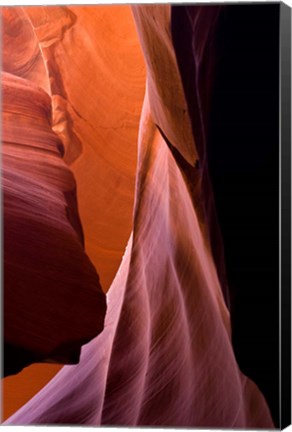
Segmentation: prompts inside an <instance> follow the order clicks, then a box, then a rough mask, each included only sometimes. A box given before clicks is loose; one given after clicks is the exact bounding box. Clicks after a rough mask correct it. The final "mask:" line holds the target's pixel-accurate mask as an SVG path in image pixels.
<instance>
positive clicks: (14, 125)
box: [2, 73, 106, 374]
mask: <svg viewBox="0 0 292 432" xmlns="http://www.w3.org/2000/svg"><path fill="white" fill-rule="evenodd" d="M2 98H3V104H2V109H3V112H2V117H3V133H2V140H3V145H2V160H3V169H2V187H3V203H4V206H3V207H4V208H3V210H4V221H3V223H4V269H5V273H4V285H5V289H4V341H5V344H7V346H6V345H5V358H4V371H5V374H6V373H8V374H9V373H15V372H18V371H19V369H21V368H22V367H23V366H24V365H26V364H27V363H28V364H29V363H32V362H35V361H36V360H37V361H43V360H46V361H49V360H51V361H57V362H61V363H68V362H69V363H72V362H73V363H76V362H78V358H79V352H80V347H81V345H83V344H84V343H86V342H88V341H89V340H91V339H92V338H93V337H94V336H96V335H97V334H98V333H99V332H100V331H101V330H102V329H103V321H104V316H105V309H106V304H105V296H104V294H103V292H102V290H101V287H100V285H99V279H98V276H97V273H96V271H95V268H94V267H93V265H92V264H91V262H90V261H89V259H88V257H87V256H86V255H85V253H84V251H83V232H82V228H81V225H80V220H79V216H78V210H77V202H76V184H75V180H74V177H73V175H72V173H71V171H70V170H69V168H68V167H67V166H66V164H65V163H64V161H63V159H62V157H61V154H62V151H63V146H62V143H61V142H60V140H59V138H58V137H57V135H56V134H55V133H54V132H53V131H52V129H51V126H50V110H51V107H50V98H49V96H48V95H47V94H46V93H45V92H44V91H42V90H41V89H39V88H38V87H36V86H35V85H34V84H33V83H32V82H31V81H28V80H24V79H22V78H19V77H16V76H13V75H11V74H7V73H3V75H2ZM81 322H82V325H80V323H81ZM22 350H24V352H25V353H26V354H25V361H24V364H23V363H22V362H21V361H20V358H21V356H22ZM10 351H11V352H10ZM6 354H7V355H8V358H7V361H6Z"/></svg>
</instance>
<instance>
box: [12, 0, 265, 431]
mask: <svg viewBox="0 0 292 432" xmlns="http://www.w3.org/2000/svg"><path fill="white" fill-rule="evenodd" d="M25 13H26V14H27V16H29V19H30V22H31V23H32V26H33V28H34V32H35V35H36V37H37V38H38V40H39V43H40V45H39V46H40V49H41V52H42V56H43V58H44V61H45V64H46V69H47V73H48V76H49V80H50V95H51V100H52V109H53V128H54V130H55V132H57V133H58V135H59V137H61V139H62V141H63V142H64V147H65V156H64V159H65V161H67V163H69V164H70V165H71V168H72V170H73V172H74V174H75V176H76V180H77V185H78V193H79V195H78V198H79V205H80V215H81V220H82V225H83V227H84V233H85V244H86V250H87V251H88V254H89V256H90V257H91V259H92V261H93V263H94V264H95V266H96V268H97V269H98V271H99V272H100V271H101V280H102V281H103V278H104V281H105V283H104V285H105V286H106V287H107V286H108V285H110V283H111V279H112V277H113V275H114V274H115V278H114V280H113V282H112V284H111V286H110V289H109V290H108V293H107V306H108V308H107V313H106V318H105V328H104V330H103V331H102V333H101V334H99V335H98V336H97V337H96V338H95V339H94V340H92V341H91V342H89V343H88V344H87V345H85V346H84V347H83V348H82V352H81V358H80V362H79V364H78V365H74V366H65V367H63V368H62V370H61V371H60V372H59V373H58V374H57V375H56V376H55V377H54V378H53V380H52V381H51V382H49V384H48V385H47V386H45V387H44V389H42V390H41V391H40V392H39V393H38V394H37V395H35V396H34V397H33V398H32V399H31V400H30V401H29V402H28V403H27V404H26V405H24V406H23V407H22V408H21V409H20V410H18V411H17V412H16V413H15V414H14V415H12V416H11V417H10V418H9V419H8V420H7V421H6V422H5V424H12V425H21V424H86V425H91V426H98V425H111V426H113V425H114V426H172V427H217V428H218V427H220V428H222V427H224V428H228V427H232V428H248V427H253V428H260V427H263V428H270V427H273V422H272V420H271V416H270V413H269V409H268V407H267V405H266V402H265V400H264V398H263V396H262V395H261V393H260V391H259V390H258V388H257V387H256V385H255V384H254V383H253V382H252V381H250V380H249V379H248V378H247V377H245V376H244V375H243V374H242V373H241V372H240V370H239V368H238V365H237V363H236V360H235V356H234V353H233V349H232V343H231V327H230V317H229V312H228V309H227V307H226V304H225V300H224V297H223V294H222V286H221V282H220V279H219V277H218V267H216V266H218V261H217V262H216V264H215V261H214V257H213V250H212V247H211V244H210V220H209V219H208V212H206V211H205V209H206V202H208V197H205V198H204V194H206V189H204V188H203V184H204V183H203V181H202V172H201V170H200V163H199V164H198V163H197V160H198V154H199V153H198V148H197V143H196V139H195V135H194V133H193V129H192V128H193V125H192V124H191V113H190V112H189V111H188V109H189V108H188V103H187V100H186V98H185V93H184V91H185V90H184V86H183V82H182V78H181V75H180V72H179V67H178V63H177V58H176V53H175V48H174V45H173V41H172V35H171V30H170V28H171V22H170V20H171V7H170V5H163V6H152V5H151V6H138V7H134V9H133V15H134V18H135V22H136V26H137V30H138V33H139V38H140V44H141V47H142V49H143V54H144V58H145V62H146V71H147V86H146V93H145V98H144V105H143V110H142V114H141V115H140V107H141V100H142V95H143V93H144V66H143V62H142V57H141V53H140V51H139V43H138V39H137V36H136V33H135V29H134V27H133V21H132V18H131V15H130V11H129V9H128V8H127V7H116V8H112V9H111V8H109V7H96V8H90V7H70V8H67V7H62V8H59V7H56V8H45V7H43V8H41V7H40V8H27V9H26V10H25ZM115 14H116V15H115ZM117 17H119V18H120V21H121V22H120V23H119V24H120V25H119V26H117V24H116V23H117ZM198 20H199V18H198ZM197 22H198V21H197ZM117 29H118V30H117ZM202 49H204V46H203V48H202ZM77 53H78V56H77ZM127 62H128V63H127ZM126 64H127V65H128V66H126ZM85 77H86V79H84V78H85ZM138 121H139V138H138V140H137V139H136V135H137V126H138ZM137 141H138V164H137V169H136V168H135V163H136V153H135V146H136V143H137ZM203 150H204V149H201V150H200V151H201V154H202V151H203ZM200 157H201V156H200ZM135 173H136V179H135ZM134 181H135V183H134ZM133 199H134V211H133V219H132V220H131V214H132V208H133ZM211 211H212V209H211ZM131 229H132V232H131ZM130 233H131V234H130ZM127 237H130V240H129V242H128V245H127V248H126V251H125V252H124V247H125V244H126V238H127ZM123 253H124V256H123V259H122V262H121V264H120V266H119V268H118V270H117V267H118V263H119V260H120V258H121V256H122V254H123ZM100 269H101V270H100ZM103 275H104V276H103Z"/></svg>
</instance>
